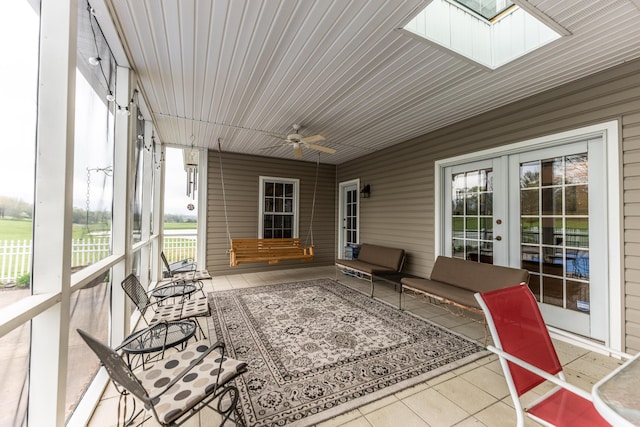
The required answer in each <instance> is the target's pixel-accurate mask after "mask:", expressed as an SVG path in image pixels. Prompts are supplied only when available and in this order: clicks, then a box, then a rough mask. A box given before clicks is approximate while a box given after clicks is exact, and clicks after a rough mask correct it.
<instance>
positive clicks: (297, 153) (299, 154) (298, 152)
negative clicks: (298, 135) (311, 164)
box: [293, 146, 302, 159]
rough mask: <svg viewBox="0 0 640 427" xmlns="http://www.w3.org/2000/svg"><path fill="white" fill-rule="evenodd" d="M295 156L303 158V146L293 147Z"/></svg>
mask: <svg viewBox="0 0 640 427" xmlns="http://www.w3.org/2000/svg"><path fill="white" fill-rule="evenodd" d="M293 157H295V158H296V159H301V158H302V148H301V147H300V146H298V147H294V148H293Z"/></svg>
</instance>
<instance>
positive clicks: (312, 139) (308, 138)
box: [300, 135, 324, 144]
mask: <svg viewBox="0 0 640 427" xmlns="http://www.w3.org/2000/svg"><path fill="white" fill-rule="evenodd" d="M300 141H301V142H304V143H307V144H308V143H310V142H318V141H324V136H322V135H311V136H306V137H304V138H302V139H301V140H300Z"/></svg>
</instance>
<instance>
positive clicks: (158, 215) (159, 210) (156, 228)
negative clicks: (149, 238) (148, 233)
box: [152, 142, 166, 280]
mask: <svg viewBox="0 0 640 427" xmlns="http://www.w3.org/2000/svg"><path fill="white" fill-rule="evenodd" d="M158 149H159V150H160V169H159V170H157V171H156V173H157V175H156V179H157V181H156V186H155V191H156V197H155V198H154V203H155V204H156V205H155V208H154V209H153V214H154V216H155V219H154V221H153V233H154V234H157V235H158V238H157V239H156V240H155V242H154V243H155V246H154V251H153V252H154V253H153V255H152V256H153V257H154V260H155V261H156V262H157V265H156V269H155V274H156V278H157V280H162V269H163V266H162V263H161V262H160V252H161V251H162V248H163V247H164V189H165V185H164V180H165V175H166V174H165V160H164V159H165V155H166V148H165V146H164V144H160V143H159V142H158Z"/></svg>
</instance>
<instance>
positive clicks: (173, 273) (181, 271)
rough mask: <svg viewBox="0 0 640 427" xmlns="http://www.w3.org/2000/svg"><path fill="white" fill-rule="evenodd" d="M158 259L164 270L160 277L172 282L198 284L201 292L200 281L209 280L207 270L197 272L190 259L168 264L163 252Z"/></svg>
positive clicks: (209, 276)
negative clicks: (160, 260)
mask: <svg viewBox="0 0 640 427" xmlns="http://www.w3.org/2000/svg"><path fill="white" fill-rule="evenodd" d="M160 258H162V263H163V264H164V268H165V270H164V271H163V272H162V275H163V276H164V277H165V278H170V279H171V281H172V282H192V283H199V284H200V289H201V290H202V280H207V279H211V275H210V274H209V272H208V271H207V270H198V267H197V265H196V263H195V262H193V261H192V260H190V259H185V260H182V261H178V262H174V263H169V261H167V257H166V255H165V254H164V252H160ZM203 295H204V292H203Z"/></svg>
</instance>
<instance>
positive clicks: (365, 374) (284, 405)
mask: <svg viewBox="0 0 640 427" xmlns="http://www.w3.org/2000/svg"><path fill="white" fill-rule="evenodd" d="M209 301H210V304H211V311H212V316H211V318H210V321H209V329H210V332H211V333H212V338H211V339H212V342H213V341H214V340H216V339H218V340H223V341H224V342H225V344H226V348H227V352H228V354H229V356H230V357H233V358H236V359H239V360H243V361H245V362H247V363H248V371H247V372H246V373H245V374H243V375H241V376H240V377H238V378H236V380H235V382H236V386H237V387H238V390H239V394H240V399H239V402H238V406H239V410H240V412H241V413H242V415H243V417H244V420H245V423H246V424H247V426H283V425H291V426H308V425H312V424H316V423H318V422H320V421H323V420H327V419H330V418H333V417H335V416H337V415H339V414H341V413H344V412H347V411H350V410H352V409H354V408H357V407H359V406H362V405H364V404H366V403H369V402H372V401H374V400H377V399H380V398H382V397H384V396H387V395H390V394H393V393H396V392H398V391H400V390H402V389H404V388H407V387H410V386H412V385H415V384H418V383H421V382H424V381H426V380H427V379H429V378H433V377H435V376H437V375H441V374H443V373H445V372H447V371H449V370H451V369H455V368H457V367H459V366H462V365H464V364H467V363H469V362H471V361H473V360H476V359H478V358H480V357H482V356H485V355H486V354H487V353H486V352H485V351H483V349H482V347H481V346H480V345H479V344H478V343H476V342H475V341H472V340H470V339H468V338H466V337H464V336H461V335H459V334H457V333H455V332H453V331H450V330H448V329H445V328H443V327H441V326H438V325H435V324H433V323H431V322H429V321H428V320H424V319H421V318H418V317H416V316H414V315H412V314H409V313H406V312H401V311H399V310H398V309H397V308H394V307H392V306H390V305H388V304H386V303H384V302H381V301H378V300H376V299H373V298H369V297H368V296H365V295H364V294H362V293H360V292H358V291H356V290H354V289H351V288H349V287H347V286H345V285H342V284H340V283H338V282H336V281H334V280H330V279H320V280H310V281H301V282H294V283H286V284H280V285H270V286H260V287H256V288H245V289H235V290H230V291H219V292H213V293H210V294H209Z"/></svg>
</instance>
